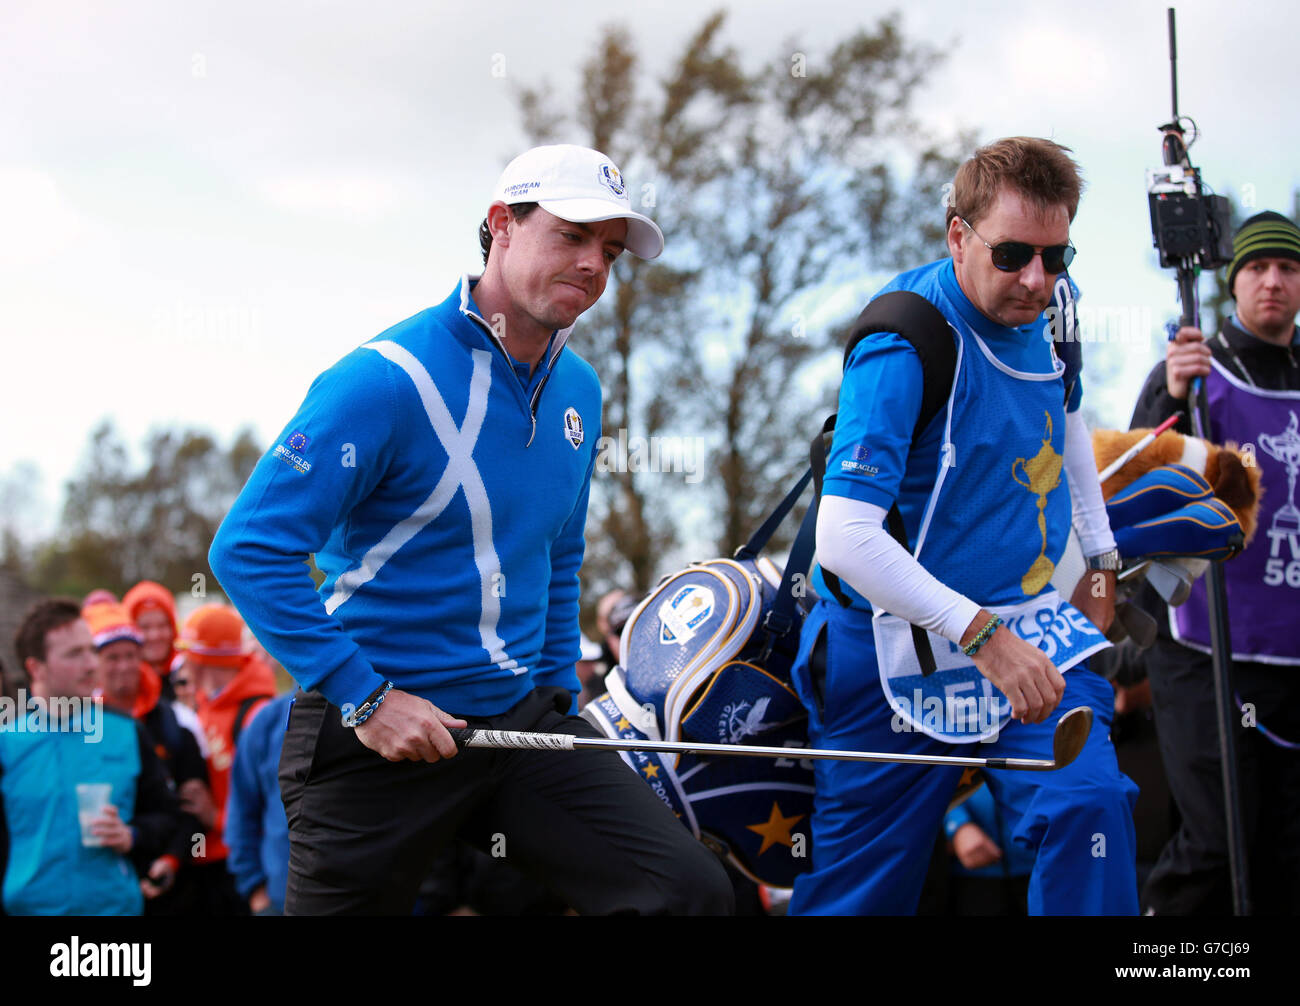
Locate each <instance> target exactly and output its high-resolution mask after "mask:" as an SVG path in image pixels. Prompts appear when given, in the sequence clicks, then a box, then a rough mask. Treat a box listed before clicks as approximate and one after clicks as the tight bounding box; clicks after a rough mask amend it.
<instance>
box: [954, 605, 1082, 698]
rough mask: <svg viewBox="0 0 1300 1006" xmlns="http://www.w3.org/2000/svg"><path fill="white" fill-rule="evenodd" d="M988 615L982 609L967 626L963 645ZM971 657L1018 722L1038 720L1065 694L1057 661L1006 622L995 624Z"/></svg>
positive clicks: (971, 638) (981, 625)
mask: <svg viewBox="0 0 1300 1006" xmlns="http://www.w3.org/2000/svg"><path fill="white" fill-rule="evenodd" d="M991 617H992V615H991V614H990V613H989V612H987V611H983V610H981V611H980V613H979V614H978V615H976V616H975V618H974V620H973V621H972V622H971V623H970V625H969V626H967V628H966V632H965V634H964V635H963V636H962V639H961V643H962V645H963V646H966V645H968V644H969V643H970V642H971V640H973V639H974V638H975V636H976V634H977V633H978V632H979V630H980V629H982V628H983V627H984V624H985V623H986V622H987V621H988V620H989V618H991ZM972 659H973V660H974V661H975V666H976V668H978V669H979V672H980V673H981V674H983V675H984V677H986V678H988V679H989V681H991V682H992V683H993V687H994V688H996V689H997V690H998V691H1000V692H1001V693H1002V694H1003V695H1005V696H1006V697H1007V701H1009V702H1010V703H1011V715H1012V717H1013V718H1015V719H1017V720H1019V721H1020V722H1021V723H1041V722H1042V721H1043V720H1045V719H1047V717H1048V716H1050V715H1051V714H1052V710H1053V709H1055V708H1056V706H1057V703H1059V702H1060V701H1061V696H1062V695H1064V694H1065V678H1063V677H1062V676H1061V672H1060V671H1058V670H1057V669H1056V665H1055V664H1053V663H1052V662H1051V661H1050V660H1048V659H1047V655H1046V654H1045V653H1043V651H1042V650H1040V649H1039V648H1038V647H1037V646H1033V645H1032V644H1030V643H1026V642H1025V641H1024V640H1023V639H1021V638H1020V637H1019V636H1017V635H1016V634H1015V633H1014V632H1012V631H1011V630H1010V629H1008V628H1007V627H1006V626H1005V625H999V626H998V628H997V631H996V632H994V633H993V635H992V636H990V637H989V639H988V641H987V642H986V643H985V644H984V645H983V646H981V647H980V648H979V652H977V653H976V654H975V656H974V657H973V658H972Z"/></svg>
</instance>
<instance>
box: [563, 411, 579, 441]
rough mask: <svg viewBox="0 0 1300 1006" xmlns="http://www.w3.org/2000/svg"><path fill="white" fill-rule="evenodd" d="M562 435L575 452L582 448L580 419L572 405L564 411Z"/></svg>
mask: <svg viewBox="0 0 1300 1006" xmlns="http://www.w3.org/2000/svg"><path fill="white" fill-rule="evenodd" d="M564 435H565V436H566V437H568V438H569V443H571V444H573V449H574V450H575V451H576V450H577V449H578V448H579V447H581V446H582V417H581V416H580V415H578V410H577V409H575V408H574V407H573V406H572V405H570V406H569V407H568V408H567V409H565V410H564Z"/></svg>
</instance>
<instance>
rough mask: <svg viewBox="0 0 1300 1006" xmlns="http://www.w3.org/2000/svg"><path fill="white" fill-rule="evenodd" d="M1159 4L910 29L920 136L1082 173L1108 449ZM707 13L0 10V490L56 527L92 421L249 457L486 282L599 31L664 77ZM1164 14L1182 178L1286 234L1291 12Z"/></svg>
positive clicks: (757, 32) (773, 21)
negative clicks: (1018, 141) (523, 178)
mask: <svg viewBox="0 0 1300 1006" xmlns="http://www.w3.org/2000/svg"><path fill="white" fill-rule="evenodd" d="M1165 7H1166V4H1165V3H1150V2H1141V0H1127V2H1102V3H1078V2H1073V3H1055V2H1039V3H1034V4H1023V5H1010V4H1005V3H982V2H946V0H945V2H938V3H923V4H919V5H917V7H916V8H915V9H912V10H909V11H908V12H907V13H906V14H905V15H904V16H903V18H902V21H903V26H904V30H905V32H906V34H907V35H908V36H909V37H910V38H912V39H917V40H925V41H927V42H929V43H931V44H932V45H935V46H938V47H940V48H942V49H943V50H945V51H946V52H948V53H949V58H948V60H947V61H946V62H945V63H943V64H942V65H940V66H938V67H937V68H936V69H935V71H934V74H933V76H932V78H931V81H930V84H929V86H928V87H927V88H926V90H925V91H924V92H923V94H922V96H921V100H920V101H919V102H918V104H917V110H918V113H919V115H920V117H921V119H922V120H923V121H924V122H926V123H930V124H933V125H934V126H935V127H936V128H942V129H944V130H948V129H951V128H953V127H955V126H966V127H972V128H975V129H977V130H978V132H979V134H980V137H981V139H992V138H995V137H997V136H1002V135H1008V134H1013V133H1026V134H1036V135H1043V136H1050V137H1052V138H1054V139H1056V140H1058V141H1059V142H1062V143H1065V144H1067V145H1069V146H1071V147H1073V148H1074V150H1075V151H1076V156H1077V157H1078V159H1079V160H1080V162H1081V163H1082V165H1083V167H1084V171H1085V174H1086V177H1087V180H1088V183H1089V188H1088V192H1087V195H1086V196H1085V199H1084V202H1083V203H1082V205H1081V207H1080V211H1079V215H1078V218H1077V220H1076V222H1075V226H1074V228H1073V230H1072V237H1073V240H1074V243H1075V244H1076V245H1077V247H1078V248H1079V255H1078V259H1077V260H1076V263H1075V266H1074V267H1073V268H1072V269H1071V274H1072V275H1073V276H1074V278H1075V280H1076V281H1077V282H1078V283H1079V285H1080V286H1081V287H1082V288H1083V292H1084V298H1085V299H1084V301H1083V303H1082V306H1083V307H1090V308H1091V309H1092V310H1093V311H1098V310H1101V309H1104V310H1105V311H1106V312H1109V316H1110V317H1111V319H1112V329H1113V326H1114V325H1116V324H1118V321H1117V320H1116V319H1120V318H1124V319H1129V320H1131V321H1132V322H1135V323H1137V324H1149V329H1150V330H1147V331H1143V332H1141V333H1138V334H1137V335H1136V336H1135V337H1133V338H1131V339H1130V340H1129V341H1128V342H1126V343H1124V344H1122V345H1118V346H1108V347H1105V348H1104V349H1103V350H1102V353H1103V354H1107V353H1121V354H1123V355H1124V357H1125V359H1126V361H1127V363H1126V366H1125V368H1124V370H1123V373H1122V376H1121V377H1120V378H1119V379H1117V380H1115V381H1113V382H1112V383H1110V384H1109V385H1107V386H1105V387H1099V386H1098V382H1095V381H1094V382H1093V384H1091V385H1089V388H1088V390H1089V395H1090V396H1091V398H1092V401H1093V404H1094V406H1095V407H1098V408H1099V409H1100V410H1101V412H1102V414H1103V415H1104V416H1105V417H1106V418H1107V419H1109V421H1110V423H1111V424H1112V425H1127V420H1128V414H1129V410H1130V409H1131V407H1132V401H1133V397H1134V395H1135V393H1136V391H1137V388H1138V386H1139V385H1140V383H1141V380H1142V377H1143V375H1144V374H1145V373H1146V371H1147V370H1148V369H1149V366H1150V364H1151V363H1152V362H1153V361H1154V360H1155V359H1157V357H1158V355H1159V354H1160V353H1161V352H1162V350H1161V346H1160V344H1159V339H1160V338H1161V336H1160V334H1159V332H1158V331H1155V330H1157V329H1158V327H1159V326H1160V325H1161V324H1162V323H1163V321H1164V320H1165V319H1166V318H1167V317H1171V316H1173V315H1174V314H1175V313H1176V311H1177V305H1176V303H1175V301H1174V296H1173V280H1172V278H1171V276H1170V275H1169V274H1167V273H1162V272H1161V271H1160V270H1158V269H1157V268H1156V267H1155V262H1154V253H1153V252H1152V251H1151V249H1150V226H1149V223H1148V218H1147V211H1146V204H1145V194H1144V169H1145V168H1147V167H1151V166H1155V165H1157V164H1158V163H1159V136H1158V133H1157V132H1156V130H1155V126H1156V125H1157V124H1158V123H1160V122H1162V121H1164V120H1165V119H1167V118H1168V115H1169V63H1168V54H1167V49H1166V26H1165ZM708 9H709V8H708V7H707V6H705V5H701V4H699V3H697V2H682V0H660V2H659V3H657V4H655V5H654V7H653V8H652V7H650V6H649V5H614V6H610V5H603V4H590V3H581V4H561V5H557V4H544V3H535V2H520V0H496V2H493V3H481V2H480V3H459V2H457V3H445V2H444V3H438V2H433V3H431V2H429V0H421V2H370V3H366V4H361V3H355V2H327V3H320V2H312V3H308V2H299V3H289V2H282V0H258V2H256V3H253V2H246V0H221V2H212V0H179V2H178V0H139V2H103V0H94V2H90V0H83V2H75V0H45V2H23V0H18V2H15V0H5V2H4V3H3V5H0V93H3V94H4V99H3V101H0V337H3V340H4V343H3V344H4V350H5V355H4V362H3V366H2V368H0V374H2V376H0V382H2V384H0V423H2V424H3V426H2V428H3V430H4V433H5V435H4V436H2V437H0V475H6V474H9V473H12V472H13V471H14V470H15V466H16V465H18V464H19V463H21V462H24V461H25V462H30V463H32V464H34V465H35V466H36V467H37V468H38V469H39V471H40V473H41V476H42V477H41V479H40V480H39V482H38V483H37V485H36V486H35V487H34V488H35V490H36V492H37V494H38V498H40V499H43V500H44V504H45V507H46V509H47V510H48V511H49V513H50V514H51V515H52V514H53V512H54V508H55V507H56V506H57V505H58V504H59V503H60V502H61V497H62V483H63V481H64V480H66V478H67V477H68V476H69V475H70V474H71V473H72V471H73V470H74V468H75V466H76V464H77V462H78V460H79V458H80V456H81V452H82V450H83V448H84V446H85V443H86V438H87V433H88V431H89V430H90V429H91V428H92V427H93V426H94V425H95V424H96V423H97V422H98V421H99V420H101V419H102V418H104V417H111V418H113V419H114V420H115V421H116V423H117V425H118V428H119V430H120V431H122V432H123V433H124V435H125V436H126V437H127V439H128V441H129V442H131V443H132V444H138V443H139V442H140V441H141V439H142V438H143V436H144V435H145V433H146V432H147V431H148V430H149V429H151V428H155V427H159V428H175V429H181V428H187V427H192V426H201V427H205V428H208V429H210V430H212V431H214V432H215V433H216V434H217V435H218V436H219V437H220V438H221V439H222V440H223V442H227V443H228V442H229V440H230V438H231V437H232V436H233V434H234V432H235V430H236V429H238V428H239V427H241V426H244V425H251V426H252V427H253V428H254V429H255V431H256V433H257V436H258V438H259V440H260V441H262V442H269V439H270V438H271V437H272V436H273V435H274V434H275V433H276V432H277V431H278V430H279V428H280V427H281V426H282V425H283V424H284V423H285V422H286V421H287V420H288V418H289V417H290V415H291V414H292V413H293V411H294V409H295V408H296V407H297V405H298V403H299V402H300V401H301V399H302V397H303V394H304V393H305V391H306V388H307V386H308V384H309V383H310V381H311V379H312V378H313V377H314V376H315V375H316V374H317V373H318V372H319V371H321V370H322V369H324V368H325V367H327V366H329V365H330V364H331V363H332V362H333V361H334V360H336V359H337V358H338V357H340V356H342V355H343V354H345V353H346V352H348V351H349V350H351V349H352V348H353V347H354V346H356V345H358V344H359V343H361V342H364V341H366V340H367V339H369V338H370V337H372V336H373V335H374V334H376V333H378V332H380V331H382V330H383V329H384V328H387V327H388V326H389V325H391V324H393V323H394V322H396V321H399V320H401V319H402V318H405V317H407V316H409V315H410V314H413V313H415V312H416V311H419V310H421V309H423V308H425V307H427V306H429V305H430V304H432V303H436V302H437V301H440V300H441V299H442V298H443V297H444V296H445V295H446V294H447V292H449V290H450V289H451V286H452V284H453V283H454V282H455V279H456V277H457V276H458V275H459V274H460V273H461V272H464V271H466V270H469V269H474V268H475V267H476V266H477V265H478V264H479V259H478V254H477V243H476V240H475V236H474V234H475V228H476V225H477V222H478V220H479V219H480V218H481V217H482V214H483V210H484V209H485V208H486V206H487V203H488V201H489V199H490V193H491V189H492V185H493V182H494V181H495V178H496V176H497V175H498V174H499V173H500V170H501V168H502V167H503V166H504V164H505V162H506V161H507V160H508V159H509V158H510V157H511V156H513V154H515V153H517V152H518V150H519V149H521V148H522V146H523V139H522V134H521V132H520V130H519V127H518V116H517V113H516V111H515V105H514V99H513V94H514V88H516V87H518V86H521V85H535V84H537V83H540V82H541V81H542V80H543V79H548V80H550V81H552V82H553V83H554V84H555V85H556V86H557V87H558V88H559V90H560V92H561V93H566V92H567V93H571V88H572V85H573V84H574V82H575V80H576V66H577V65H578V63H579V62H580V61H581V60H582V59H583V58H584V57H585V56H586V55H587V53H588V52H589V50H590V46H591V43H592V42H593V40H594V39H595V38H596V36H597V33H598V32H599V30H600V28H601V27H602V26H603V25H605V24H609V23H622V24H624V25H625V26H626V27H627V28H628V29H629V30H630V31H631V32H632V34H633V36H634V38H635V41H636V43H637V44H638V46H639V47H640V49H641V52H642V53H643V56H644V59H645V64H646V67H647V69H649V70H651V71H654V72H662V71H663V70H665V69H666V67H667V65H668V62H669V60H670V59H671V58H672V56H673V55H674V54H675V52H676V50H677V48H678V47H679V46H680V44H681V43H682V42H683V41H684V40H685V38H686V37H687V35H688V33H689V32H690V31H691V30H692V29H693V28H695V27H696V26H697V24H698V23H699V21H700V19H702V17H703V16H704V14H705V13H706V11H707V10H708ZM889 9H890V8H889V7H888V6H887V5H883V4H877V3H874V2H870V0H868V2H865V3H856V4H845V3H844V2H843V0H800V2H798V3H797V4H792V3H776V2H765V0H755V2H737V3H733V4H731V5H729V10H730V11H731V12H732V16H731V19H730V22H729V28H728V29H727V30H726V37H727V40H728V41H729V42H731V43H732V44H734V45H736V46H737V47H738V48H739V49H740V50H741V52H743V53H745V54H746V55H747V56H748V57H749V59H750V60H751V64H750V65H751V66H757V65H758V62H759V61H760V60H772V59H773V58H774V57H775V56H776V55H778V54H779V53H781V52H783V51H784V50H783V49H782V46H783V45H784V44H785V43H786V42H790V43H791V45H792V47H793V48H792V49H791V51H794V50H795V49H797V50H799V51H801V52H804V53H806V55H807V58H808V60H809V61H810V62H814V61H816V60H817V59H818V58H819V57H820V56H823V55H825V54H826V53H827V52H828V50H829V48H830V46H831V45H833V44H834V42H835V41H837V40H839V39H841V38H843V37H844V36H846V35H848V34H849V33H850V32H851V31H852V30H853V29H855V28H856V27H859V26H863V25H869V24H871V23H873V22H874V21H875V19H876V18H877V17H878V16H879V15H881V14H883V13H885V12H886V11H888V10H889ZM1178 18H1179V77H1180V95H1179V97H1180V110H1181V111H1183V112H1184V113H1185V114H1190V115H1192V116H1194V117H1195V118H1196V120H1197V122H1198V123H1199V124H1200V127H1201V129H1202V130H1203V132H1204V138H1203V139H1202V141H1201V142H1200V143H1199V144H1197V145H1196V146H1195V147H1194V148H1193V150H1192V155H1193V160H1194V162H1195V163H1197V164H1198V165H1201V166H1203V167H1204V169H1205V175H1206V178H1207V180H1208V181H1209V182H1210V183H1211V184H1212V185H1214V186H1215V187H1216V188H1218V189H1219V190H1220V191H1231V192H1232V193H1233V194H1234V195H1235V196H1236V197H1237V199H1238V201H1239V202H1242V201H1244V202H1245V203H1246V205H1247V206H1249V205H1250V204H1251V203H1252V202H1253V203H1254V205H1255V206H1256V207H1257V208H1259V209H1264V208H1270V207H1271V208H1276V209H1280V210H1282V211H1284V212H1289V210H1290V208H1291V191H1292V189H1293V188H1294V187H1295V186H1296V185H1297V183H1300V158H1297V138H1296V137H1297V134H1296V125H1297V115H1296V101H1295V96H1296V92H1297V87H1296V85H1297V84H1298V83H1300V71H1298V70H1297V68H1296V60H1295V40H1296V39H1297V38H1298V37H1300V11H1298V10H1297V8H1296V6H1295V5H1294V4H1290V5H1288V4H1284V3H1281V2H1277V3H1273V2H1257V0H1256V2H1252V3H1250V4H1235V5H1226V4H1214V3H1209V2H1182V3H1179V4H1178ZM494 69H495V71H496V74H494ZM502 70H504V76H501V75H500V74H501V72H502ZM629 180H630V181H631V182H632V183H633V185H634V186H635V184H636V182H637V179H636V178H634V177H633V178H630V179H629ZM671 239H672V236H671V235H669V241H671ZM1208 289H1209V288H1208V284H1206V285H1205V287H1204V291H1205V292H1206V293H1208ZM859 306H860V305H859ZM574 345H575V348H577V349H578V351H579V352H581V334H580V331H579V333H578V334H577V335H576V336H575V342H574ZM1089 352H1091V351H1089ZM633 432H634V433H635V431H633Z"/></svg>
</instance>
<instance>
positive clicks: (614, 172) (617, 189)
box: [599, 164, 627, 199]
mask: <svg viewBox="0 0 1300 1006" xmlns="http://www.w3.org/2000/svg"><path fill="white" fill-rule="evenodd" d="M599 178H600V181H601V183H602V184H603V185H604V186H605V187H606V188H607V189H609V191H610V192H612V193H614V195H616V196H618V197H619V198H620V199H621V198H622V197H623V193H625V192H626V191H627V186H626V185H624V184H623V176H622V175H620V174H619V173H618V168H616V167H614V165H612V164H602V165H601V166H600V174H599Z"/></svg>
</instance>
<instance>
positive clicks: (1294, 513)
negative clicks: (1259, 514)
mask: <svg viewBox="0 0 1300 1006" xmlns="http://www.w3.org/2000/svg"><path fill="white" fill-rule="evenodd" d="M1297 425H1300V424H1298V423H1297V420H1296V414H1295V413H1294V412H1292V413H1291V422H1289V423H1287V427H1286V431H1285V432H1284V433H1281V434H1279V435H1278V436H1276V437H1271V436H1269V435H1268V434H1267V433H1261V434H1260V435H1259V446H1260V447H1262V448H1263V449H1264V452H1265V453H1266V454H1268V456H1269V457H1272V458H1276V459H1277V460H1278V461H1281V462H1282V464H1284V465H1286V492H1287V497H1286V502H1285V503H1284V504H1283V505H1282V506H1280V507H1278V508H1277V513H1275V514H1273V524H1272V526H1271V527H1269V529H1268V536H1269V538H1272V539H1284V538H1287V537H1289V536H1291V535H1293V534H1297V533H1300V510H1297V509H1296V505H1295V478H1296V474H1297V473H1300V431H1298V430H1297Z"/></svg>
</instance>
